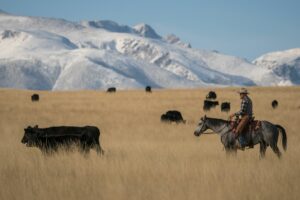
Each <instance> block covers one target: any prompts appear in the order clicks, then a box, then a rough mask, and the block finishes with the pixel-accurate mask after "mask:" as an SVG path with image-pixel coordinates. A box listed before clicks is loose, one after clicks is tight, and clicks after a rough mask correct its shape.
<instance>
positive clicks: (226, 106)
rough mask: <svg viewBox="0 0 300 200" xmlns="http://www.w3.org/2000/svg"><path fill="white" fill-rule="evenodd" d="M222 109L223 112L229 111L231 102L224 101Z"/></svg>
mask: <svg viewBox="0 0 300 200" xmlns="http://www.w3.org/2000/svg"><path fill="white" fill-rule="evenodd" d="M221 111H222V112H229V111H230V103H229V102H223V103H222V104H221Z"/></svg>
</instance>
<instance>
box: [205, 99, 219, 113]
mask: <svg viewBox="0 0 300 200" xmlns="http://www.w3.org/2000/svg"><path fill="white" fill-rule="evenodd" d="M217 105H219V102H218V101H210V100H204V103H203V110H204V111H209V110H210V109H211V108H214V107H216V106H217Z"/></svg>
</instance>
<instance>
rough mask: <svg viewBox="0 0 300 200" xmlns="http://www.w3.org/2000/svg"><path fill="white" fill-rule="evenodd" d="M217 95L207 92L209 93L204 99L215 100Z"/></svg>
mask: <svg viewBox="0 0 300 200" xmlns="http://www.w3.org/2000/svg"><path fill="white" fill-rule="evenodd" d="M216 98H217V94H216V93H215V92H214V91H209V93H208V94H207V95H206V99H216Z"/></svg>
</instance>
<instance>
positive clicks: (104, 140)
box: [0, 87, 300, 200]
mask: <svg viewBox="0 0 300 200" xmlns="http://www.w3.org/2000/svg"><path fill="white" fill-rule="evenodd" d="M248 89H249V91H250V93H251V94H250V97H251V98H252V100H253V102H254V113H255V116H256V119H264V120H269V121H271V122H273V123H276V124H281V125H282V126H283V127H285V128H286V131H287V136H288V148H287V151H286V152H283V150H282V146H281V138H279V142H278V146H279V148H280V150H281V151H282V152H283V155H282V159H281V160H279V159H278V158H277V157H276V155H275V154H274V153H273V152H272V151H271V149H270V148H268V149H267V154H266V158H265V159H264V160H260V159H259V147H258V146H255V148H254V149H251V150H246V151H244V152H242V151H239V152H238V154H237V156H236V157H226V155H225V152H224V150H223V148H222V144H221V142H220V138H219V136H218V135H216V134H212V135H202V136H200V137H195V136H194V134H193V132H194V129H195V127H196V124H197V122H198V120H199V119H200V117H201V116H203V115H204V114H205V113H204V112H203V110H202V106H203V99H204V98H205V96H206V94H207V92H208V91H209V90H210V89H193V90H154V91H153V93H152V94H146V93H145V92H144V91H142V90H141V91H118V92H117V93H115V94H107V93H105V92H102V91H79V92H42V91H39V92H38V93H39V94H40V101H39V102H36V103H32V102H31V99H30V96H31V94H33V93H34V92H36V91H21V90H8V89H1V90H0V127H1V129H0V130H1V132H0V199H1V200H10V199H18V200H19V199H22V200H23V199H29V200H33V199H39V200H40V199H42V200H44V199H46V200H47V199H51V200H54V199H55V200H57V199H64V200H67V199H72V200H73V199H103V200H110V199H116V200H119V199H130V200H135V199H136V200H150V199H154V200H159V199H163V200H168V199H172V200H177V199H178V200H186V199H221V200H226V199H228V200H235V199H237V200H241V199H251V200H255V199H272V200H276V199H280V200H284V199H287V200H299V199H300V160H299V158H300V101H299V99H300V88H299V87H280V88H276V87H274V88H256V87H253V88H248ZM237 90H238V88H218V89H215V91H216V92H217V95H218V100H219V101H220V102H222V101H230V102H231V106H232V109H231V111H232V112H233V111H237V110H238V109H239V106H240V105H239V103H240V100H239V96H238V94H237V93H236V91H237ZM273 99H277V100H278V101H279V107H278V108H277V109H275V110H273V109H272V108H271V101H272V100H273ZM171 109H176V110H179V111H181V113H182V115H183V117H184V118H185V119H186V120H187V123H186V124H180V125H177V124H163V123H161V122H160V116H161V114H163V113H164V112H165V111H167V110H171ZM206 115H207V116H209V117H216V118H223V119H227V117H228V116H229V113H221V111H220V107H217V108H216V109H214V110H212V111H210V112H207V113H206ZM36 124H38V125H39V127H48V126H59V125H75V126H83V125H95V126H97V127H99V128H100V130H101V136H100V143H101V146H102V147H103V149H104V150H105V155H104V156H97V154H96V153H95V151H93V150H92V151H91V153H90V154H89V155H88V156H87V157H84V156H83V155H82V154H80V153H79V152H77V151H75V152H69V153H66V152H64V151H60V152H59V153H58V154H55V155H52V156H43V155H42V153H41V152H40V151H39V149H37V148H29V147H26V146H25V145H23V144H21V142H20V141H21V139H22V137H23V134H24V130H23V129H24V128H25V127H27V126H29V125H31V126H33V125H36Z"/></svg>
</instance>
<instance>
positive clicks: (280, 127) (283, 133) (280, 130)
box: [275, 124, 287, 151]
mask: <svg viewBox="0 0 300 200" xmlns="http://www.w3.org/2000/svg"><path fill="white" fill-rule="evenodd" d="M275 126H276V127H277V128H278V130H279V132H280V133H281V138H282V147H283V149H284V150H285V151H286V149H287V137H286V132H285V129H284V128H283V127H282V126H280V125H278V124H276V125H275Z"/></svg>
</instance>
